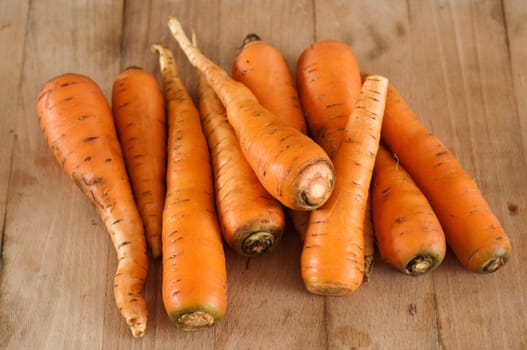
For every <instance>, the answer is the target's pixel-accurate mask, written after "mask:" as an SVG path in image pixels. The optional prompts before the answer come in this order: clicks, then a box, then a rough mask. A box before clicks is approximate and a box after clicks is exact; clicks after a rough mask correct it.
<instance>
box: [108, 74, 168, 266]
mask: <svg viewBox="0 0 527 350" xmlns="http://www.w3.org/2000/svg"><path fill="white" fill-rule="evenodd" d="M112 110H113V115H114V118H115V122H116V126H117V132H118V134H119V139H120V141H121V147H122V151H123V154H124V157H125V161H126V166H127V169H128V175H129V176H130V181H131V183H132V188H133V191H134V195H135V200H136V202H137V206H138V207H139V213H140V214H141V217H142V219H143V224H144V228H145V234H146V240H147V243H148V245H149V246H150V249H151V251H152V256H153V257H154V258H157V257H159V256H160V255H161V218H162V215H163V202H164V199H165V168H166V135H165V133H166V120H165V100H164V97H163V93H162V91H161V87H160V86H159V83H158V82H157V80H156V78H155V77H154V76H153V75H152V74H150V73H149V72H147V71H146V70H144V69H141V68H137V67H129V68H128V69H126V70H125V71H124V72H122V73H121V74H119V76H118V77H117V78H116V79H115V81H114V84H113V88H112Z"/></svg>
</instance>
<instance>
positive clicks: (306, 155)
mask: <svg viewBox="0 0 527 350" xmlns="http://www.w3.org/2000/svg"><path fill="white" fill-rule="evenodd" d="M169 28H170V30H171V32H172V34H173V36H174V38H175V39H176V41H177V42H178V44H179V46H180V48H181V49H182V50H183V52H184V53H185V55H186V56H187V58H188V60H189V62H190V63H191V64H192V65H193V66H194V67H196V68H197V69H198V70H199V71H201V72H202V73H204V74H205V75H206V77H207V82H208V83H209V85H210V86H211V87H212V88H213V89H214V92H215V93H216V94H217V96H218V98H219V99H220V100H221V101H222V103H223V105H224V106H225V109H226V111H227V117H228V119H229V122H230V124H231V125H232V127H233V129H234V131H235V132H236V136H237V137H238V140H239V143H240V147H241V149H242V151H243V154H244V155H245V158H246V159H247V161H248V162H249V164H250V165H251V168H253V170H254V172H255V173H256V175H257V177H258V180H259V181H260V182H261V183H262V185H263V186H264V188H265V189H266V190H267V191H268V192H269V193H270V194H271V195H272V196H273V197H275V198H277V199H278V200H279V201H280V202H281V203H283V204H284V205H285V206H287V207H289V208H293V209H304V210H310V209H313V208H317V207H320V206H321V205H322V204H323V203H324V202H326V201H327V199H328V198H329V196H330V195H331V192H332V191H333V186H334V181H335V171H334V168H333V164H332V163H331V161H330V160H329V158H328V156H327V154H326V153H325V152H324V150H323V149H322V148H320V146H318V145H317V144H316V143H315V142H314V141H313V140H311V139H310V138H309V137H307V136H306V135H304V134H302V133H301V132H300V131H298V130H297V129H295V128H293V127H289V126H286V125H285V124H283V123H282V122H281V121H280V120H279V119H278V118H277V117H276V116H275V115H274V114H273V113H271V112H269V111H268V110H267V109H265V108H264V107H262V105H261V104H259V103H258V101H257V99H256V97H255V96H254V94H253V93H252V92H251V91H250V90H249V88H247V87H246V86H245V85H243V84H242V83H240V82H237V81H235V80H233V79H231V78H230V77H229V75H228V74H227V73H226V72H225V71H224V70H223V69H221V68H220V67H218V66H217V65H216V64H214V63H213V62H212V61H210V60H209V59H208V58H207V57H205V56H204V55H203V54H202V53H201V52H200V51H199V50H198V49H197V48H196V47H193V46H192V44H191V43H190V41H189V40H188V38H187V36H186V35H185V33H184V32H183V29H182V28H181V24H180V23H179V21H178V20H177V19H176V18H174V17H171V18H170V20H169Z"/></svg>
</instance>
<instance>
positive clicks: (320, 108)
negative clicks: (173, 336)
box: [36, 17, 511, 337]
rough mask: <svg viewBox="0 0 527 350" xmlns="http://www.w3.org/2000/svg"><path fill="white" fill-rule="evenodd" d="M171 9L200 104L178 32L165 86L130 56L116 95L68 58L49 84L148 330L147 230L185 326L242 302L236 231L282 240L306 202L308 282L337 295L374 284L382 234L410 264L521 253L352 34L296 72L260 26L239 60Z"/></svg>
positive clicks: (127, 291) (64, 139)
mask: <svg viewBox="0 0 527 350" xmlns="http://www.w3.org/2000/svg"><path fill="white" fill-rule="evenodd" d="M168 26H169V29H170V31H171V33H172V35H173V37H174V38H175V40H176V41H177V43H178V45H179V47H180V48H181V50H182V51H183V52H184V54H185V55H186V57H187V58H188V60H189V62H190V63H191V64H192V65H193V66H194V67H195V68H196V70H197V75H198V76H199V104H198V105H195V104H194V102H193V100H192V98H191V97H190V95H189V94H188V92H187V90H186V88H185V86H184V84H183V83H182V81H181V79H180V76H179V73H178V68H177V64H176V61H175V60H174V57H173V55H172V52H171V51H170V50H169V49H168V48H167V47H165V46H163V45H160V44H156V45H153V46H152V50H153V52H155V53H156V54H157V55H158V57H159V65H160V74H161V77H162V82H163V88H162V87H161V85H160V84H159V83H158V82H157V80H156V78H155V76H154V75H153V74H152V73H150V72H147V71H145V70H144V69H141V68H138V67H130V68H128V69H126V70H125V71H124V72H122V73H121V74H120V75H119V76H118V77H117V78H116V79H115V82H114V85H113V88H112V98H111V107H110V104H109V103H108V102H107V100H106V99H105V97H104V95H103V93H102V92H101V90H100V88H99V87H98V86H97V84H96V83H95V82H94V81H93V80H91V79H90V78H89V77H86V76H84V75H80V74H74V73H68V74H64V75H61V76H58V77H55V78H53V79H52V80H50V81H49V82H47V83H46V84H45V85H44V86H43V88H42V89H41V91H40V92H39V94H38V97H37V101H36V108H37V115H38V118H39V122H40V125H41V127H42V131H43V134H44V136H45V138H46V140H47V142H48V145H49V147H50V149H51V151H52V152H53V154H54V155H55V157H56V159H57V161H58V163H59V164H60V165H61V166H62V167H63V168H64V170H65V172H66V173H67V174H68V175H69V176H70V177H71V179H72V180H73V181H75V183H76V184H77V185H78V186H79V187H80V189H81V190H82V191H83V192H84V194H85V195H86V196H87V198H88V199H89V200H90V201H91V202H92V204H93V205H94V206H95V208H96V209H97V211H98V213H99V215H100V216H101V218H102V220H103V222H104V224H105V227H106V229H107V231H108V233H109V234H110V237H111V239H112V242H113V245H114V247H115V250H116V254H117V258H118V265H117V271H116V273H115V280H114V282H115V283H114V295H115V301H116V305H117V307H118V309H119V311H120V312H121V314H122V316H123V318H124V319H125V321H126V323H127V325H128V326H129V327H130V329H131V331H132V334H133V336H135V337H142V336H143V335H144V332H145V329H146V325H147V314H148V311H147V307H146V301H145V299H144V297H143V295H142V290H143V286H144V282H145V278H146V275H147V273H148V256H147V247H148V248H149V250H150V253H151V255H152V257H153V258H160V259H161V261H162V265H163V278H162V295H163V302H164V305H165V309H166V311H167V314H168V316H169V318H170V319H171V320H172V321H173V322H174V324H175V325H177V326H178V327H180V328H182V329H184V330H198V329H203V328H208V327H210V326H212V325H214V324H215V323H217V322H218V321H219V320H220V319H221V318H222V317H223V315H224V314H225V312H226V305H227V285H226V281H227V271H226V264H225V255H224V243H225V244H226V245H227V246H228V247H229V248H230V249H233V250H235V251H236V252H238V253H239V254H241V255H244V256H257V255H263V254H267V253H269V252H272V251H273V250H274V249H275V247H276V246H277V245H278V244H279V242H280V240H281V238H282V236H283V234H284V227H285V225H286V221H287V220H288V219H289V220H291V222H292V223H293V225H294V227H295V230H296V231H297V232H298V233H299V235H300V238H301V240H302V241H303V250H302V255H301V259H300V272H301V276H302V278H303V281H304V283H305V287H306V289H307V290H308V291H310V292H312V293H316V294H321V295H336V296H344V295H349V294H351V293H353V292H354V291H355V290H357V288H359V287H360V285H361V284H362V283H363V282H364V281H367V280H368V279H369V278H370V273H371V269H372V266H373V257H374V252H375V247H377V249H378V251H379V254H380V256H381V257H382V259H383V260H384V261H385V262H387V263H388V264H390V265H391V266H393V267H394V268H395V269H397V270H399V271H401V272H402V273H405V274H409V275H421V274H423V273H427V272H429V271H432V270H434V269H435V268H437V267H438V266H439V265H440V264H441V262H442V261H443V259H444V257H445V252H446V249H447V248H446V247H447V245H448V246H449V247H450V248H451V250H452V251H453V252H454V254H455V255H456V257H457V258H458V259H459V261H460V263H461V264H462V265H463V266H464V267H466V268H467V269H468V270H470V271H473V272H478V273H490V272H494V271H496V270H498V269H499V268H500V267H501V266H503V265H504V264H505V263H506V262H507V261H508V259H509V257H510V254H511V243H510V241H509V239H508V237H507V235H506V234H505V232H504V230H503V228H502V226H501V225H500V223H499V221H498V219H497V218H496V216H495V215H494V214H493V213H492V211H491V209H490V208H489V205H488V204H487V202H486V200H485V199H484V198H483V195H482V193H481V191H480V190H479V189H478V187H477V185H476V183H475V181H474V180H473V179H472V178H471V177H470V175H469V174H468V173H467V172H466V171H465V170H463V168H462V166H461V165H460V163H459V162H458V161H457V160H456V159H455V157H454V155H453V154H452V153H451V152H450V151H449V150H448V148H447V147H446V146H445V145H444V144H443V143H442V142H441V141H440V140H439V139H438V138H437V137H436V136H435V135H433V134H432V133H431V132H430V131H429V130H428V129H427V128H426V127H425V126H424V125H423V123H422V122H421V121H420V120H419V119H418V117H417V116H416V115H415V114H414V113H413V112H412V110H411V109H410V107H409V106H408V104H407V103H406V102H405V100H404V99H403V98H402V96H401V95H400V94H399V92H398V91H396V89H395V88H394V87H393V86H392V85H391V83H389V81H388V79H387V78H386V77H383V76H381V75H378V74H369V73H368V74H366V73H361V71H360V69H359V65H358V62H357V60H356V57H355V55H354V53H353V50H352V49H351V47H349V46H348V45H346V44H345V43H342V42H338V41H321V42H316V43H313V44H312V45H311V46H310V47H308V48H306V49H305V51H304V52H303V53H302V54H301V56H300V57H299V59H298V61H297V66H296V82H295V80H294V79H293V75H292V73H291V72H290V70H289V67H288V65H287V62H286V60H285V58H284V56H283V55H282V53H281V52H280V51H279V50H278V49H277V48H276V47H274V46H272V45H271V44H270V43H268V42H266V41H264V40H262V39H261V38H260V37H258V36H257V35H255V34H250V35H248V36H247V37H246V38H245V40H244V42H243V46H242V49H241V50H240V52H239V54H238V56H237V57H236V60H235V62H234V63H233V67H232V72H231V74H228V73H227V72H226V71H224V70H223V69H221V68H220V67H219V66H217V65H216V64H215V63H214V62H212V61H211V60H210V59H208V58H207V57H206V56H205V55H204V54H203V53H201V51H200V49H199V47H198V43H197V39H196V37H195V36H193V37H192V40H190V39H189V38H188V37H187V36H186V34H185V32H184V31H183V29H182V27H181V24H180V23H179V21H178V20H177V19H176V18H174V17H171V18H170V19H169V23H168Z"/></svg>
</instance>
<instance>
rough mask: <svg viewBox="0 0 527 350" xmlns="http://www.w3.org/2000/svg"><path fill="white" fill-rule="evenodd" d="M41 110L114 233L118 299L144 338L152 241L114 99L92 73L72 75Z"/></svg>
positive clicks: (50, 136) (51, 140) (48, 92)
mask: <svg viewBox="0 0 527 350" xmlns="http://www.w3.org/2000/svg"><path fill="white" fill-rule="evenodd" d="M36 108H37V114H38V118H39V122H40V126H41V128H42V131H43V133H44V137H45V138H46V141H47V142H48V145H49V147H50V149H51V151H52V152H53V154H54V156H55V158H56V159H57V161H58V163H59V164H60V165H61V166H62V167H63V168H64V171H65V172H66V173H67V174H68V175H69V176H70V178H71V179H72V180H73V181H75V183H76V184H77V185H78V186H79V188H80V189H81V190H82V192H83V193H84V194H85V195H86V196H87V198H88V199H89V200H90V201H91V203H92V204H93V205H94V206H95V208H96V209H97V212H98V214H99V215H100V217H101V218H102V220H103V222H104V225H105V227H106V229H107V231H108V233H109V234H110V237H111V239H112V242H113V245H114V247H115V250H116V253H117V258H118V263H117V271H116V273H115V277H114V296H115V302H116V305H117V307H118V309H119V311H120V313H121V315H122V316H123V318H124V319H125V321H126V323H127V324H128V326H129V327H130V329H131V331H132V335H133V336H134V337H142V336H143V335H144V332H145V329H146V323H147V313H148V312H147V304H146V301H145V299H144V297H143V296H142V294H141V293H142V289H143V285H144V282H145V278H146V275H147V271H148V259H147V255H146V242H145V237H144V230H143V224H142V221H141V217H140V215H139V212H138V210H137V207H136V204H135V202H134V197H133V193H132V189H131V186H130V183H129V180H128V176H127V173H126V167H125V164H124V160H123V157H122V153H121V148H120V145H119V141H118V138H117V133H116V131H115V126H114V121H113V117H112V112H111V109H110V106H109V104H108V101H107V100H106V98H105V97H104V95H103V93H102V91H101V90H100V88H99V86H98V85H97V84H96V83H95V82H94V81H93V80H91V79H90V78H89V77H87V76H84V75H80V74H74V73H68V74H64V75H61V76H58V77H55V78H54V79H52V80H50V81H48V82H47V83H46V84H45V85H44V86H43V87H42V89H41V90H40V92H39V94H38V98H37V102H36Z"/></svg>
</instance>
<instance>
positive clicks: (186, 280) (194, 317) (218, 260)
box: [152, 45, 227, 330]
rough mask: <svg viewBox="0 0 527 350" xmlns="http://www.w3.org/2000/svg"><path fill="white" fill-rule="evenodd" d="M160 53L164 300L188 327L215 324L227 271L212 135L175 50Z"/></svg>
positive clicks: (222, 304) (171, 315) (179, 322)
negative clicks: (164, 135) (164, 124)
mask: <svg viewBox="0 0 527 350" xmlns="http://www.w3.org/2000/svg"><path fill="white" fill-rule="evenodd" d="M152 49H153V50H154V51H155V52H157V53H158V54H159V64H160V67H161V75H162V78H163V84H164V87H165V95H166V100H167V104H168V154H167V177H166V186H167V191H166V197H165V207H164V210H163V231H162V245H163V253H162V254H163V256H162V262H163V281H162V294H163V303H164V306H165V309H166V311H167V314H168V316H169V318H170V319H171V320H172V322H174V324H175V325H176V326H178V327H180V328H182V329H184V330H199V329H203V328H207V327H210V326H212V325H214V324H215V323H216V322H218V321H219V320H220V319H221V318H222V317H223V315H224V314H225V310H226V307H227V306H226V305H227V295H226V283H227V273H226V266H225V255H224V251H223V245H222V240H221V232H220V228H219V224H218V219H217V216H216V211H215V208H214V189H213V183H212V170H211V167H210V155H209V150H208V147H207V140H206V139H205V136H204V135H203V131H202V129H201V121H200V117H199V112H198V110H197V109H196V107H195V106H194V103H193V102H192V98H191V97H190V96H189V94H188V92H187V91H186V89H185V87H184V85H183V83H182V81H181V79H180V77H179V73H178V70H177V66H176V62H175V61H174V57H173V56H172V52H170V50H169V49H167V48H166V47H164V46H162V45H153V46H152Z"/></svg>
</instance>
